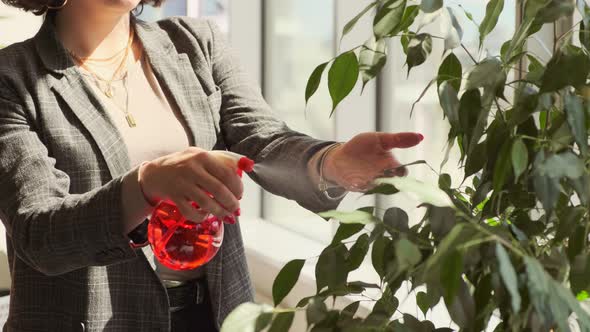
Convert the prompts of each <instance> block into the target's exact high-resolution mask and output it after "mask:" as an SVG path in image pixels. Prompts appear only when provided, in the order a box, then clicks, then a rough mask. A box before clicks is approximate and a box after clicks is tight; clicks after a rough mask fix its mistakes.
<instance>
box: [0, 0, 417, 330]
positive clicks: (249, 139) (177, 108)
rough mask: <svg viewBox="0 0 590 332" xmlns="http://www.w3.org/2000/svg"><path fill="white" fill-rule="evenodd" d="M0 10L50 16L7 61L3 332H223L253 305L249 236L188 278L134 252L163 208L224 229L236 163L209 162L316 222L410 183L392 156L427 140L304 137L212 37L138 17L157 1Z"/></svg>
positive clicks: (1, 63)
mask: <svg viewBox="0 0 590 332" xmlns="http://www.w3.org/2000/svg"><path fill="white" fill-rule="evenodd" d="M3 1H4V2H5V3H7V4H9V5H12V6H15V7H19V8H23V9H25V10H29V11H34V12H36V13H37V14H41V13H47V15H46V18H45V22H44V24H43V26H42V28H41V29H40V31H39V32H38V34H37V35H36V36H35V37H34V38H32V39H30V40H27V41H24V42H22V43H18V44H15V45H12V46H10V47H8V48H6V49H3V50H2V51H0V152H1V154H0V188H2V189H1V190H0V211H2V212H3V216H2V218H1V219H2V220H3V222H4V224H5V226H6V229H7V234H8V235H7V238H8V247H9V253H8V256H9V262H10V270H11V276H12V289H11V304H10V314H9V319H8V322H7V323H6V326H5V327H4V330H5V331H103V330H104V331H137V330H139V331H168V330H170V329H172V331H196V330H198V331H215V330H216V329H218V328H219V326H220V325H221V323H222V321H223V319H224V318H225V317H226V316H227V314H228V313H229V312H230V311H231V310H232V309H234V308H235V307H236V306H237V305H239V304H240V303H242V302H244V301H250V300H252V289H251V285H250V280H249V276H248V272H247V267H246V260H245V256H244V249H243V245H242V239H241V236H240V230H239V225H237V224H234V225H227V228H226V233H225V240H224V244H223V245H222V247H221V250H220V252H219V253H218V254H217V256H216V257H215V258H214V259H213V260H212V261H211V262H209V263H208V264H206V265H205V266H204V268H201V269H197V270H194V271H187V272H183V273H179V272H175V271H169V270H165V269H163V268H162V267H161V266H159V265H158V264H157V262H155V261H154V259H153V253H152V252H151V250H150V248H149V247H144V248H142V249H137V248H136V246H134V245H133V243H132V242H133V241H135V242H141V241H143V240H142V239H141V238H142V237H141V234H140V232H139V230H140V229H142V226H144V225H145V219H146V217H147V216H149V214H150V212H151V209H153V206H155V204H157V203H158V202H159V201H160V200H162V199H170V200H172V201H174V202H175V203H176V204H177V205H178V206H179V209H180V211H181V212H182V213H183V214H184V215H186V216H187V217H189V218H192V219H196V218H198V211H197V210H196V209H194V208H193V207H192V206H191V204H190V202H191V201H194V202H196V203H198V204H199V205H200V206H201V207H203V208H204V209H206V210H208V211H211V212H212V213H214V214H215V215H217V216H226V215H229V214H231V213H233V212H235V211H236V210H237V209H239V207H240V205H239V204H240V203H239V200H240V198H241V195H242V183H241V180H240V178H239V177H238V176H237V175H236V173H235V169H236V163H235V161H234V160H233V159H232V158H228V157H226V156H225V155H224V154H220V153H219V152H213V151H212V150H225V149H227V150H230V151H233V152H235V153H238V154H242V155H245V156H248V157H249V158H252V159H253V160H254V161H255V162H257V163H262V164H266V165H268V166H269V168H271V169H272V170H273V171H272V172H266V173H260V174H258V173H252V174H250V176H251V177H252V178H253V179H254V180H255V181H256V182H257V183H259V184H260V185H261V186H263V187H264V188H265V189H267V190H269V191H271V192H273V193H276V194H279V195H282V196H284V197H287V198H290V199H294V200H296V201H297V202H298V203H299V204H301V205H302V206H304V207H305V208H307V209H310V210H312V211H320V210H327V209H332V208H335V207H336V206H337V204H338V202H339V201H340V197H341V196H342V194H343V193H345V192H346V191H347V190H352V191H361V190H364V189H366V188H367V186H368V185H369V184H370V182H371V180H372V179H373V178H375V177H376V176H379V175H381V174H383V172H384V171H387V170H393V172H389V174H391V175H402V174H403V173H404V172H405V170H404V169H403V168H396V167H398V166H400V164H399V163H398V162H397V161H396V160H395V159H394V157H393V156H392V154H391V152H390V150H391V149H392V148H406V147H411V146H414V145H416V144H418V143H419V142H420V141H421V140H422V136H421V135H420V134H415V133H402V134H386V133H365V134H360V135H358V136H356V137H355V138H353V139H352V140H351V141H349V142H346V143H344V144H338V143H335V142H326V141H320V140H316V139H313V138H311V137H308V136H306V135H303V134H301V133H298V132H295V131H292V130H291V129H289V128H288V127H287V126H286V125H285V124H284V123H283V122H281V121H279V120H277V119H276V118H275V117H274V116H273V114H272V113H271V111H270V109H269V107H268V106H267V104H266V103H265V102H264V100H263V99H262V97H261V95H260V93H259V91H258V89H256V88H255V86H254V85H253V84H252V83H250V82H249V81H248V80H247V79H246V78H245V77H244V75H243V72H242V71H241V69H240V68H239V67H238V66H237V65H236V62H235V61H234V60H233V59H232V57H231V56H230V55H229V53H228V50H227V48H226V44H225V42H224V41H223V39H222V37H221V35H220V33H219V31H218V30H217V28H216V27H215V26H212V25H210V24H209V23H208V22H206V21H201V20H194V19H189V18H173V19H167V20H163V21H160V22H157V23H153V24H151V23H145V22H142V21H140V20H137V19H135V18H134V17H133V14H132V11H133V9H135V8H136V7H137V6H141V5H143V4H151V5H159V4H160V3H161V2H162V1H161V0H152V1H148V0H143V1H140V0H109V1H96V0H69V1H67V0H55V1H54V0H3ZM326 183H332V185H333V186H335V187H337V188H335V191H336V193H334V192H333V191H332V192H328V191H326V190H325V184H326ZM320 187H321V188H320ZM320 189H321V190H320ZM205 192H210V193H212V194H213V196H214V198H210V197H209V196H208V195H206V194H205ZM334 195H335V196H334Z"/></svg>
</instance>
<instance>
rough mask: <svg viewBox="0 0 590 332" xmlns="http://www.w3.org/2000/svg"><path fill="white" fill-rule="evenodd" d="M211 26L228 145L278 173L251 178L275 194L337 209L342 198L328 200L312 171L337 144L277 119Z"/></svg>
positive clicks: (315, 206)
mask: <svg viewBox="0 0 590 332" xmlns="http://www.w3.org/2000/svg"><path fill="white" fill-rule="evenodd" d="M208 24H209V28H210V29H211V35H212V42H211V44H212V46H211V49H210V52H211V66H212V73H213V79H214V80H215V84H216V85H217V86H219V88H220V90H221V94H222V106H221V111H220V112H221V114H220V119H221V120H220V127H221V132H222V135H223V139H224V141H225V144H226V145H227V146H228V148H229V149H230V150H231V151H234V152H236V153H240V154H243V155H246V156H248V157H250V158H252V159H253V160H254V161H255V162H256V163H263V164H264V165H266V166H268V169H271V170H272V171H269V172H264V173H262V172H260V173H256V172H253V173H250V174H249V176H250V177H251V178H252V179H253V180H254V181H255V182H256V183H258V184H259V185H261V186H262V187H263V188H264V189H266V190H268V191H269V192H271V193H273V194H276V195H280V196H283V197H285V198H288V199H292V200H295V201H296V202H297V203H298V204H299V205H301V206H303V207H304V208H306V209H308V210H310V211H313V212H320V211H325V210H330V209H334V208H336V207H337V206H338V204H339V203H340V201H341V200H332V199H328V198H327V197H326V196H325V195H324V194H323V193H322V192H320V191H319V189H318V187H317V184H315V183H314V182H313V181H312V179H311V176H310V173H309V171H308V163H309V161H310V159H311V158H312V157H313V155H314V154H315V153H317V152H318V151H320V150H321V149H322V148H324V147H326V146H327V145H330V144H333V143H334V142H332V141H322V140H317V139H314V138H312V137H310V136H307V135H305V134H302V133H300V132H297V131H294V130H292V129H290V128H289V127H288V126H287V125H286V124H285V123H284V122H283V121H281V120H279V119H277V118H276V117H275V115H274V114H273V112H272V110H271V109H270V107H269V105H268V104H267V103H266V101H265V100H264V98H263V97H262V95H261V92H260V89H259V88H258V87H257V85H256V84H255V83H254V82H252V81H250V80H249V79H248V78H247V75H246V74H245V72H244V70H243V69H242V68H240V66H239V65H238V61H237V60H236V57H235V56H234V55H233V54H232V50H230V48H229V47H228V45H227V42H226V41H225V39H224V37H223V35H222V33H221V32H220V31H219V28H218V27H217V26H216V25H215V24H213V23H211V22H208Z"/></svg>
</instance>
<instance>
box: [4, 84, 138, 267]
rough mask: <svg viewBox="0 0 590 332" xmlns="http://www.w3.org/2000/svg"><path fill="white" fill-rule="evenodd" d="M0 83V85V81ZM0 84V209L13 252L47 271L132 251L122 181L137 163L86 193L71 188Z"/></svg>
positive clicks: (127, 256) (110, 259) (120, 256)
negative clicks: (123, 200) (124, 216)
mask: <svg viewBox="0 0 590 332" xmlns="http://www.w3.org/2000/svg"><path fill="white" fill-rule="evenodd" d="M0 88H1V87H0ZM6 91H7V90H2V89H0V211H1V212H2V214H3V216H2V222H3V223H4V225H5V227H6V231H7V233H8V235H9V240H10V242H11V245H12V247H13V248H14V251H15V253H16V255H17V256H18V257H19V258H20V259H22V260H23V261H25V262H26V263H27V264H28V265H29V266H31V267H33V268H34V269H36V270H38V271H40V272H41V273H44V274H46V275H60V274H64V273H67V272H70V271H73V270H76V269H79V268H83V267H87V266H92V265H108V264H112V263H115V262H119V261H123V260H127V259H131V258H134V257H136V253H135V251H134V250H133V249H132V248H131V247H130V245H129V239H128V238H127V237H126V236H125V235H124V228H123V225H124V223H123V222H122V220H121V219H122V209H121V205H122V202H121V186H122V181H123V178H124V177H125V176H127V175H129V174H134V172H135V168H134V169H132V170H130V171H129V172H128V173H126V174H124V175H122V176H120V177H117V178H115V179H113V180H111V181H110V182H108V183H106V184H105V185H104V186H102V187H99V188H96V189H95V190H92V191H89V192H87V193H84V194H69V185H70V179H69V177H68V175H67V174H66V173H64V172H62V171H60V170H59V169H57V168H55V167H54V166H55V159H54V158H52V157H50V156H49V155H48V150H47V148H46V147H45V145H44V144H43V143H42V141H41V139H40V138H39V136H38V134H37V133H36V132H35V130H34V127H33V126H32V125H31V122H30V121H29V119H28V117H27V112H26V111H25V110H24V109H23V107H22V106H20V105H19V104H17V103H15V102H14V101H10V100H8V99H5V97H6V96H3V95H2V93H3V92H6Z"/></svg>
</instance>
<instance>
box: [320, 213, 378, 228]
mask: <svg viewBox="0 0 590 332" xmlns="http://www.w3.org/2000/svg"><path fill="white" fill-rule="evenodd" d="M318 215H319V216H320V217H322V218H326V219H327V218H334V219H336V220H338V221H340V222H341V223H343V224H363V225H367V224H370V223H373V222H375V221H377V220H378V219H377V218H376V217H375V216H373V214H372V213H368V212H365V211H359V210H356V211H351V212H344V211H337V210H331V211H326V212H320V213H318Z"/></svg>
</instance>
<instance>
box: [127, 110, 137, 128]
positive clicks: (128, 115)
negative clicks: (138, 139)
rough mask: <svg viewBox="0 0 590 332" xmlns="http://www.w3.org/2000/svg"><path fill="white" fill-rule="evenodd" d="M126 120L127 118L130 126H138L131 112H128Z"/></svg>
mask: <svg viewBox="0 0 590 332" xmlns="http://www.w3.org/2000/svg"><path fill="white" fill-rule="evenodd" d="M125 120H127V124H128V125H129V128H134V127H135V126H137V124H136V123H135V118H134V117H133V115H132V114H131V113H128V114H126V115H125Z"/></svg>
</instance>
